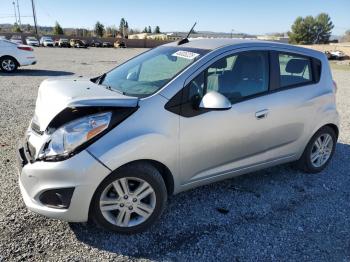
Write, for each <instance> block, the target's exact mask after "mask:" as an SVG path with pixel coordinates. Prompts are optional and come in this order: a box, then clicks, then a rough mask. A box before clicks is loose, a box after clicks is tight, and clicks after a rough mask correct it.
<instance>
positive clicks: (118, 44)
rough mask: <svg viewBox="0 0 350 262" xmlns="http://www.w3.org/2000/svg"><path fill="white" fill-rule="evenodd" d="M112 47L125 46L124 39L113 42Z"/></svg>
mask: <svg viewBox="0 0 350 262" xmlns="http://www.w3.org/2000/svg"><path fill="white" fill-rule="evenodd" d="M114 47H115V48H126V44H125V42H124V41H121V40H117V41H115V42H114Z"/></svg>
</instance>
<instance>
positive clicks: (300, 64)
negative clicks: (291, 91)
mask: <svg viewBox="0 0 350 262" xmlns="http://www.w3.org/2000/svg"><path fill="white" fill-rule="evenodd" d="M278 60H279V65H280V85H281V87H288V86H294V85H300V84H303V83H309V82H311V81H312V75H311V60H310V59H309V58H307V57H302V56H298V55H290V54H279V55H278Z"/></svg>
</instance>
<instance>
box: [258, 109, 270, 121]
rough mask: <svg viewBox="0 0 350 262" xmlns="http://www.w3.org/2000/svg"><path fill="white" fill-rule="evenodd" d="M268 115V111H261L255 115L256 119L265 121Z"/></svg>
mask: <svg viewBox="0 0 350 262" xmlns="http://www.w3.org/2000/svg"><path fill="white" fill-rule="evenodd" d="M268 113H269V110H268V109H263V110H260V111H258V112H256V113H255V118H256V119H258V120H260V119H264V118H266V117H267V115H268Z"/></svg>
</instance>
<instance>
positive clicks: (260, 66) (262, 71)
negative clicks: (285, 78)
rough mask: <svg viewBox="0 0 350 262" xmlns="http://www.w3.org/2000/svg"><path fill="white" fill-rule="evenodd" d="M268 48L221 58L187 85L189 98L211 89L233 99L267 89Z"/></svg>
mask: <svg viewBox="0 0 350 262" xmlns="http://www.w3.org/2000/svg"><path fill="white" fill-rule="evenodd" d="M268 87H269V59H268V52H265V51H249V52H242V53H239V54H236V55H233V56H228V57H225V58H222V59H220V60H218V61H216V62H215V63H213V64H212V65H211V66H210V67H209V68H207V69H206V70H205V71H204V72H202V73H201V74H200V75H199V76H197V77H196V78H195V79H193V80H192V81H191V82H190V83H189V85H188V88H189V91H188V98H189V100H190V101H191V102H193V101H197V102H198V101H200V99H201V98H202V97H203V96H204V95H205V94H206V93H207V92H211V91H216V92H219V93H221V94H222V95H224V96H226V97H227V98H228V99H229V100H230V101H231V102H232V103H234V102H237V101H240V100H242V99H244V98H247V97H251V96H254V95H257V94H260V93H264V92H266V91H268Z"/></svg>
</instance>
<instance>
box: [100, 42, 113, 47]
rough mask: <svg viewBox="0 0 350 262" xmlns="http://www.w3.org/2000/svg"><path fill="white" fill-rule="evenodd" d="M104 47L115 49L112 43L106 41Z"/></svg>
mask: <svg viewBox="0 0 350 262" xmlns="http://www.w3.org/2000/svg"><path fill="white" fill-rule="evenodd" d="M102 47H113V44H112V43H111V42H108V41H105V42H103V43H102Z"/></svg>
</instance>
